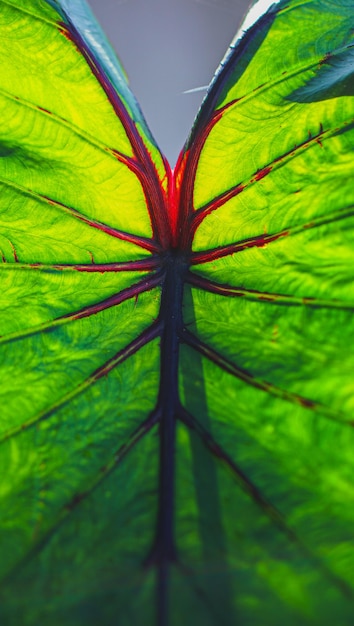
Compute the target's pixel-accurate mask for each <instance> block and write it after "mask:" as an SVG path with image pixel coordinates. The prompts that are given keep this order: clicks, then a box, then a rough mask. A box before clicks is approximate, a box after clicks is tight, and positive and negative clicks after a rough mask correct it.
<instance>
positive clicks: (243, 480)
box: [178, 407, 353, 598]
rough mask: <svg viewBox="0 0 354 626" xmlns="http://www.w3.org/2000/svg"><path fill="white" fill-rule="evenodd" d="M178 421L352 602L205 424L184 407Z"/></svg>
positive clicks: (348, 592) (339, 581) (350, 594)
mask: <svg viewBox="0 0 354 626" xmlns="http://www.w3.org/2000/svg"><path fill="white" fill-rule="evenodd" d="M178 419H180V420H181V422H183V423H184V424H185V425H186V426H187V428H189V429H190V430H193V431H195V432H196V433H197V434H198V436H199V437H200V439H201V441H202V442H203V444H204V445H205V446H206V448H207V449H208V450H209V451H210V452H211V454H212V455H213V456H214V457H215V458H216V459H218V460H219V461H220V462H222V463H224V464H225V465H226V466H227V467H228V469H229V470H231V472H232V474H233V476H234V477H235V479H236V481H237V483H238V484H239V485H240V486H241V488H242V489H243V491H244V492H245V493H246V494H247V495H248V496H249V497H250V498H251V499H252V500H253V502H254V503H255V504H256V505H257V506H258V507H259V508H260V509H261V511H262V512H263V513H264V514H265V515H266V516H267V517H268V518H269V519H270V520H271V522H273V523H274V524H275V525H276V526H277V527H278V528H279V530H280V531H281V532H282V533H284V535H286V537H287V538H288V539H289V540H290V541H291V542H292V543H294V544H295V545H296V546H297V547H298V548H299V549H300V550H301V552H302V553H303V554H304V555H305V556H306V558H307V559H308V560H309V561H310V562H312V563H314V564H315V565H316V566H317V567H318V568H319V569H320V571H321V572H322V573H323V574H324V576H325V577H326V578H327V579H328V580H329V581H331V582H332V584H334V585H335V586H336V587H337V588H339V589H340V590H341V592H342V593H343V594H344V595H346V596H347V597H349V598H353V590H352V589H351V587H349V586H348V585H347V583H346V582H345V581H344V580H342V579H341V578H339V577H338V576H337V575H336V574H335V573H333V572H332V571H331V570H329V569H328V568H327V566H326V565H325V564H324V563H323V561H322V560H321V559H320V558H319V557H318V556H317V555H316V554H314V553H313V552H312V551H311V550H309V548H308V547H307V546H306V544H305V543H304V542H303V541H302V539H300V537H299V536H298V535H297V534H296V532H295V531H294V530H293V529H292V528H291V527H290V526H289V524H288V523H287V521H286V518H285V517H284V515H283V514H282V513H281V512H280V511H279V510H278V509H277V508H276V507H275V506H274V505H273V504H272V503H271V502H270V500H268V499H267V498H265V496H264V495H263V494H262V492H261V490H260V489H259V488H258V487H257V486H256V485H255V484H254V483H253V482H252V481H251V480H250V479H249V478H248V476H247V475H246V473H245V472H244V471H243V470H242V469H241V467H240V466H239V465H237V463H235V461H234V460H233V459H232V458H231V457H230V455H229V454H227V452H225V450H224V449H223V448H222V447H221V446H220V445H219V444H218V443H217V441H216V440H215V439H214V437H213V436H212V434H211V433H210V432H208V431H207V430H206V429H205V428H204V427H203V426H202V424H201V423H200V422H199V421H198V420H197V419H196V418H195V417H193V416H192V415H190V414H189V413H188V412H187V411H186V410H185V408H184V407H181V408H180V410H179V412H178Z"/></svg>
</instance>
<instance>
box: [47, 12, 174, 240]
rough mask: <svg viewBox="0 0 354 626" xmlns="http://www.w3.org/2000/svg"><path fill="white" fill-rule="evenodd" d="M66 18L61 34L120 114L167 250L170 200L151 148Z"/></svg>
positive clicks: (154, 227)
mask: <svg viewBox="0 0 354 626" xmlns="http://www.w3.org/2000/svg"><path fill="white" fill-rule="evenodd" d="M65 17H66V21H67V23H63V22H61V23H59V24H58V25H59V27H60V30H61V32H62V33H63V34H64V36H65V37H66V38H67V39H69V41H71V42H72V43H73V44H74V45H75V46H76V47H77V49H78V50H79V52H80V53H81V54H82V55H83V57H84V58H85V60H86V62H87V64H88V66H89V68H90V69H91V72H92V74H93V75H94V76H95V78H96V79H97V80H98V82H99V83H100V85H101V87H102V88H103V90H104V92H105V94H106V96H107V99H108V100H109V102H110V103H111V105H112V107H113V109H114V111H115V113H116V114H117V117H118V119H119V120H120V121H121V123H122V126H123V128H124V130H125V133H126V135H127V137H128V139H129V141H130V144H131V146H132V149H133V153H134V155H135V157H136V159H137V162H138V163H139V166H140V167H137V168H136V170H135V173H136V175H137V177H138V178H139V180H140V183H141V186H142V189H143V192H144V195H145V199H146V203H147V208H148V212H149V215H150V220H151V225H152V230H153V235H154V238H155V239H157V240H158V241H159V242H161V244H162V246H163V247H164V248H166V247H168V244H169V243H170V235H171V233H170V228H169V221H168V218H167V211H166V210H162V209H163V208H165V207H166V198H165V197H164V193H163V189H162V186H161V184H160V179H159V176H158V173H157V170H156V167H155V165H154V163H153V161H152V159H151V156H150V154H149V151H148V149H147V148H146V146H145V145H144V143H143V142H142V140H141V137H140V135H139V133H138V131H137V128H136V125H135V122H134V120H133V119H132V118H131V117H130V115H129V114H128V111H127V110H126V108H125V106H124V105H123V103H122V100H121V98H120V96H119V95H118V93H117V91H116V90H115V89H114V87H113V86H112V83H111V82H110V80H109V78H108V77H107V75H106V73H105V71H104V70H103V67H102V66H101V65H100V63H99V61H98V60H97V59H96V58H95V57H94V55H93V54H92V52H91V51H90V49H89V48H88V46H87V45H86V43H85V41H84V40H83V38H82V37H81V35H80V33H79V32H78V31H77V29H76V28H75V26H74V25H73V23H72V22H71V20H70V19H69V17H68V16H67V15H66V16H65Z"/></svg>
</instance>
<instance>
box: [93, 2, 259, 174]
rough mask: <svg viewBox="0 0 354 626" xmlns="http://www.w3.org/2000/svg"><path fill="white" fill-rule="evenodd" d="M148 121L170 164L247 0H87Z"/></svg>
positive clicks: (230, 38) (172, 163) (245, 10)
mask: <svg viewBox="0 0 354 626" xmlns="http://www.w3.org/2000/svg"><path fill="white" fill-rule="evenodd" d="M89 4H90V5H91V7H92V9H93V11H94V13H95V15H96V17H97V18H98V21H99V22H100V24H101V26H102V27H103V29H104V31H105V33H106V35H107V36H108V38H109V39H110V41H111V43H112V44H113V47H114V48H115V50H116V52H117V54H118V56H119V58H120V60H121V61H122V63H123V65H124V67H125V69H126V71H127V73H128V76H129V80H130V86H131V89H132V91H133V92H134V94H135V96H136V98H137V100H138V102H139V104H140V107H141V109H142V111H143V114H144V116H145V118H146V120H147V123H148V126H149V127H150V130H151V132H152V134H153V135H154V137H155V139H156V141H157V143H158V145H159V147H160V149H161V150H162V152H164V153H165V155H166V156H167V158H168V159H169V161H170V163H171V165H174V163H175V161H176V159H177V156H178V153H179V151H180V150H181V148H182V146H183V144H184V142H185V140H186V138H187V135H188V133H189V131H190V128H191V126H192V123H193V120H194V117H195V115H196V113H197V110H198V108H199V105H200V103H201V100H202V98H203V95H204V92H197V93H192V94H184V93H183V92H184V91H186V90H188V89H192V88H195V87H200V86H203V85H207V84H209V82H210V80H211V79H212V76H213V73H214V71H215V69H216V68H217V66H218V64H219V62H220V61H221V59H222V57H223V56H224V53H225V52H226V49H227V47H228V45H229V43H230V42H231V40H232V38H233V37H234V35H235V33H236V31H237V30H238V28H239V26H240V23H241V21H242V19H243V17H244V15H245V13H246V12H247V10H248V6H249V4H250V0H89Z"/></svg>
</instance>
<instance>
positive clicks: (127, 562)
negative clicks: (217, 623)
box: [0, 0, 166, 624]
mask: <svg viewBox="0 0 354 626" xmlns="http://www.w3.org/2000/svg"><path fill="white" fill-rule="evenodd" d="M56 5H57V3H53V6H56ZM57 6H59V5H57ZM64 8H65V7H64ZM80 8H81V9H82V10H84V11H85V10H86V5H84V4H83V3H81V2H74V3H71V9H72V12H71V13H70V11H69V13H70V15H71V18H73V19H74V18H75V19H76V22H75V23H76V25H77V28H76V27H75V25H74V24H73V19H69V18H68V16H67V14H66V13H65V12H63V11H61V12H60V14H58V13H57V11H55V10H54V9H53V8H52V7H50V6H49V5H48V4H47V3H46V2H30V1H28V0H27V1H24V2H18V3H16V4H15V3H9V2H1V3H0V20H1V24H0V26H1V33H2V42H3V43H2V45H1V46H0V55H1V92H0V97H1V108H2V130H1V131H0V132H1V140H0V141H1V155H2V157H3V158H2V159H1V163H0V168H1V172H0V179H1V183H0V184H1V218H0V219H1V242H0V248H1V256H2V265H1V268H0V272H1V274H0V275H1V286H2V289H1V320H0V324H1V331H0V333H1V338H0V345H1V348H0V349H1V405H2V411H1V418H0V428H1V434H0V440H1V454H0V464H1V475H2V476H3V477H4V480H2V485H1V553H2V559H1V578H2V590H3V593H2V602H1V619H2V621H4V623H8V624H11V623H13V622H14V623H16V622H18V621H20V622H22V623H27V624H30V623H33V624H34V623H38V620H42V619H46V620H48V622H49V623H53V622H54V621H57V620H58V619H59V620H60V617H59V616H60V615H62V616H63V619H64V621H66V618H68V619H70V620H73V623H77V619H79V620H82V619H83V616H84V615H85V614H86V613H87V609H84V608H82V607H81V608H80V605H81V604H82V603H83V604H85V603H87V594H90V589H91V590H93V589H94V587H95V585H97V576H98V569H99V567H100V565H99V562H98V561H97V557H98V552H100V551H101V556H102V559H103V562H104V563H105V565H104V566H102V569H104V570H105V571H104V572H103V571H102V572H101V577H102V578H101V584H102V589H104V590H105V591H104V593H107V594H109V593H111V588H112V580H113V575H112V571H114V572H115V574H114V576H115V577H118V579H119V578H120V577H123V575H124V576H127V575H128V578H129V580H130V579H131V582H129V588H131V587H132V586H134V585H136V584H138V583H135V582H134V581H135V580H137V581H140V580H141V578H142V576H141V560H142V557H141V555H142V554H145V553H146V552H147V549H148V548H147V546H148V545H149V544H150V543H151V541H152V539H151V536H152V535H153V529H154V523H153V520H154V519H155V517H156V506H157V505H156V494H154V488H155V486H156V481H157V478H156V474H157V470H158V466H157V462H158V454H157V453H156V451H155V448H156V446H157V441H158V440H157V438H156V414H155V413H154V407H155V406H156V398H157V391H158V379H159V347H158V338H157V337H158V334H159V326H158V322H157V321H156V320H157V318H158V313H159V300H160V291H161V275H160V273H159V270H158V268H157V264H156V254H157V252H158V251H159V249H160V247H161V239H163V237H161V235H162V231H161V227H160V225H159V224H158V219H157V220H156V219H154V216H153V215H152V212H153V209H152V204H151V200H152V199H154V201H155V203H156V199H157V198H158V202H160V203H163V202H164V193H165V191H164V188H165V187H166V172H165V168H164V165H163V161H162V158H161V156H160V154H159V152H158V150H157V148H156V147H155V146H154V145H153V143H152V141H151V138H150V135H149V134H148V133H147V132H145V126H144V123H143V119H142V117H141V116H140V114H139V110H138V107H137V105H136V104H135V101H134V98H133V96H132V95H131V94H130V93H129V90H128V88H127V86H126V85H125V84H124V82H122V81H123V77H121V80H120V81H117V82H116V84H115V87H114V88H113V86H112V85H111V84H110V83H109V81H108V82H107V76H106V75H105V72H104V70H103V69H102V68H101V67H100V57H99V55H98V57H97V55H96V56H95V55H94V54H93V53H92V54H91V52H90V50H87V49H86V47H85V42H83V41H82V40H81V39H80V37H81V34H80V33H82V34H83V35H87V29H86V30H85V32H83V31H82V30H80V28H81V22H80V19H79V17H80V15H79V14H80ZM74 9H75V10H74ZM94 29H95V25H94V24H93V30H94ZM98 43H102V42H98ZM103 43H104V42H103ZM95 52H96V53H97V48H96V50H95ZM86 53H87V54H86ZM85 54H86V56H85ZM103 56H104V55H103ZM49 60H50V62H49ZM101 60H102V59H101ZM104 60H105V59H103V61H104ZM111 61H112V63H114V59H113V60H112V59H111ZM102 64H103V65H104V62H103V63H102ZM93 68H94V69H95V71H93ZM101 69H102V71H101ZM118 70H119V67H118ZM118 70H117V71H118ZM95 72H96V73H95ZM131 115H133V117H134V119H135V122H133V120H132V118H131ZM141 136H143V137H144V140H145V145H144V144H143V143H142V141H141ZM154 190H155V191H154ZM164 232H165V231H164ZM157 235H159V237H160V242H158V241H157ZM132 319H134V324H132V323H131V321H132ZM144 362H145V365H144V364H143V363H144ZM133 396H134V397H135V400H134V399H133ZM153 433H155V434H154V435H153ZM144 436H146V440H145V441H144V443H143V445H142V446H141V444H140V441H141V439H142V437H144ZM139 444H140V447H139ZM136 447H137V450H138V452H136V451H135V452H134V450H135V448H136ZM140 450H141V451H143V450H145V451H146V454H147V457H146V458H145V456H144V457H141V456H140V452H139V451H140ZM126 456H127V457H128V456H129V459H130V460H131V461H130V463H131V465H129V467H131V468H132V471H130V469H129V467H127V466H126V471H128V475H129V476H130V477H129V479H128V478H127V476H126V475H125V472H124V473H123V475H122V476H121V481H122V482H121V486H120V487H118V493H120V495H119V497H118V498H116V497H115V496H116V493H114V494H113V493H112V491H110V486H109V485H110V475H111V474H112V473H114V470H115V468H116V467H117V466H118V465H119V464H120V463H121V461H122V459H124V458H125V457H126ZM148 457H151V458H150V460H148ZM148 474H150V478H149V479H148ZM137 476H139V477H140V478H139V480H138V482H139V485H140V487H139V489H140V490H141V494H142V495H141V498H139V494H137V489H136V487H133V486H132V485H133V484H134V483H136V479H137ZM142 477H144V480H145V482H144V483H143V481H142ZM113 480H114V479H113ZM145 490H146V491H145ZM113 491H114V492H115V489H114V490H113ZM91 494H93V495H91ZM111 496H112V498H113V499H114V502H115V505H114V506H117V507H118V509H119V510H120V514H119V515H120V517H119V520H118V519H115V520H114V514H113V516H112V517H111V516H110V515H109V516H107V515H106V514H105V513H104V511H103V508H102V504H103V502H106V505H107V511H108V509H111V501H112V500H111ZM135 498H138V502H139V505H138V509H139V510H138V511H137V513H136V524H135V525H134V524H133V523H132V519H131V517H132V515H134V516H135V512H134V511H136V505H135V504H134V503H135ZM100 501H101V504H99V505H98V503H99V502H100ZM95 503H96V504H95ZM129 503H130V504H129ZM97 506H99V508H100V517H101V518H102V522H101V523H99V526H100V531H98V526H97V515H96V513H97V512H98V509H97ZM77 509H79V510H80V514H79V518H80V516H81V522H80V521H79V520H78V517H77V513H76V510H77ZM95 510H96V513H95V512H94V511H95ZM88 511H89V514H88ZM103 519H106V522H107V521H108V524H109V525H110V528H111V531H110V530H109V528H108V527H107V524H106V522H103ZM68 520H70V522H69V524H68ZM109 520H111V521H109ZM113 520H114V521H113ZM81 524H83V526H82V531H81V530H80V527H81ZM117 524H118V526H120V528H121V531H122V532H120V533H116V530H117ZM84 527H85V528H84ZM123 528H126V529H128V528H129V532H123ZM77 533H79V534H80V542H81V548H80V550H79V551H77V547H78V543H77V540H76V538H77ZM112 533H113V534H112ZM128 535H129V536H130V539H128ZM84 537H86V539H84ZM99 537H101V539H99ZM139 537H140V538H141V545H139V541H138V538H139ZM102 539H103V542H104V543H105V545H106V549H104V548H103V545H102ZM116 541H118V544H119V545H118V544H116V547H115V548H114V543H115V542H116ZM95 542H98V543H100V542H101V544H100V545H101V549H100V550H98V552H97V548H96V549H93V544H94V543H95ZM112 551H114V552H115V555H116V556H115V558H114V562H113V563H111V562H110V556H109V555H110V554H111V552H112ZM85 553H86V555H91V557H90V558H91V559H92V560H91V564H90V563H88V562H86V563H84V561H85V558H84V559H83V555H84V554H85ZM118 563H119V566H118V568H117V564H118ZM137 563H138V566H137ZM69 570H71V575H70V576H68V573H69ZM128 570H129V573H128ZM119 572H120V573H119ZM123 572H124V574H123ZM150 578H151V575H150ZM66 584H67V585H68V586H66ZM95 593H96V594H97V593H98V595H100V593H101V594H102V593H103V592H102V591H101V592H98V591H96V592H95ZM123 595H124V594H123ZM125 595H126V594H125ZM43 597H45V598H46V601H45V602H44V603H43ZM116 601H117V599H115V602H116ZM95 603H96V605H97V595H96V599H95V601H94V604H95ZM104 604H105V601H102V602H100V603H99V605H102V606H103V605H104ZM99 605H97V606H99ZM74 606H76V607H78V608H73V607H74ZM96 610H98V608H97V609H96ZM151 610H153V607H152V608H151ZM69 613H70V617H69ZM128 613H129V611H128ZM91 617H92V619H94V621H95V618H94V616H91Z"/></svg>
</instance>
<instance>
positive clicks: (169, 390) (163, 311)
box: [145, 253, 185, 626]
mask: <svg viewBox="0 0 354 626" xmlns="http://www.w3.org/2000/svg"><path fill="white" fill-rule="evenodd" d="M184 272H185V260H184V259H183V258H182V257H179V255H178V254H176V255H174V254H173V253H171V254H170V255H169V256H168V257H167V258H166V275H165V280H164V284H163V287H162V294H161V306H160V314H159V319H160V320H161V323H162V324H163V331H162V334H161V349H160V353H161V360H160V385H159V395H158V401H157V408H156V410H157V411H158V413H159V414H160V415H161V419H160V470H159V487H158V494H159V499H158V512H157V519H156V528H155V537H154V541H153V545H152V548H151V551H150V554H149V556H148V557H147V559H146V560H145V565H146V566H151V565H154V566H155V567H156V574H157V581H156V582H157V584H156V594H157V623H158V626H167V624H168V614H169V608H168V595H169V594H168V590H169V578H170V566H171V563H173V562H175V560H176V554H177V551H176V545H175V437H176V408H177V406H178V404H179V396H178V394H179V390H178V389H179V388H178V369H179V368H178V363H179V334H180V330H181V328H182V298H183V277H184Z"/></svg>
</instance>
